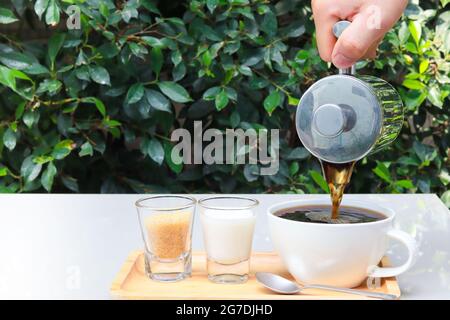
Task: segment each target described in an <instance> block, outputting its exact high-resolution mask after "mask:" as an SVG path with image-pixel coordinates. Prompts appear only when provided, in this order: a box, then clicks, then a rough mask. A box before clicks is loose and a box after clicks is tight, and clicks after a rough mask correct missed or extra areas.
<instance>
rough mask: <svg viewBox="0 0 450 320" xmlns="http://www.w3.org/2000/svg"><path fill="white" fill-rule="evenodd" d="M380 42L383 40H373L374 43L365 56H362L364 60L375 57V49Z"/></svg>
mask: <svg viewBox="0 0 450 320" xmlns="http://www.w3.org/2000/svg"><path fill="white" fill-rule="evenodd" d="M381 40H383V38H379V39H377V40H375V42H374V43H373V44H372V45H371V46H370V47H369V49H368V50H367V52H366V54H365V55H364V58H368V59H375V58H376V57H377V49H378V46H379V44H380V42H381Z"/></svg>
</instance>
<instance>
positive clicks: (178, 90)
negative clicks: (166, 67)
mask: <svg viewBox="0 0 450 320" xmlns="http://www.w3.org/2000/svg"><path fill="white" fill-rule="evenodd" d="M158 87H159V89H161V91H162V93H164V94H165V95H166V96H167V97H169V98H170V99H171V100H173V101H175V102H179V103H186V102H190V101H192V98H191V97H190V96H189V93H188V92H187V91H186V89H184V88H183V87H182V86H180V85H179V84H177V83H175V82H171V81H163V82H158Z"/></svg>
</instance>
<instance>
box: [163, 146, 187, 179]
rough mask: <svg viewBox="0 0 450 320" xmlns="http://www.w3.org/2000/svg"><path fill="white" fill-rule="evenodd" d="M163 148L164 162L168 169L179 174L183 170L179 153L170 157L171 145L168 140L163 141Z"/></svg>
mask: <svg viewBox="0 0 450 320" xmlns="http://www.w3.org/2000/svg"><path fill="white" fill-rule="evenodd" d="M163 148H164V160H165V162H166V164H167V165H168V166H169V168H170V170H172V171H173V172H175V173H176V174H179V173H180V172H181V171H182V170H183V159H182V158H181V157H180V156H179V155H174V157H172V149H173V145H172V144H171V143H170V142H168V141H164V142H163ZM174 160H175V161H174Z"/></svg>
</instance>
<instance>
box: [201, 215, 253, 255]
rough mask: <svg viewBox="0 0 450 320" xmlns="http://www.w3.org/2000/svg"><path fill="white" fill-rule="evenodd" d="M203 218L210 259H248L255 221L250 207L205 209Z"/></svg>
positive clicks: (204, 234)
mask: <svg viewBox="0 0 450 320" xmlns="http://www.w3.org/2000/svg"><path fill="white" fill-rule="evenodd" d="M200 219H201V223H202V230H203V236H204V239H205V246H206V252H207V254H208V258H209V259H211V260H214V261H215V262H218V263H221V264H234V263H238V262H241V261H245V260H248V259H249V257H250V253H251V249H252V240H253V229H254V226H255V221H256V217H255V215H254V213H253V212H252V211H251V210H213V209H205V210H204V211H203V212H202V214H201V215H200Z"/></svg>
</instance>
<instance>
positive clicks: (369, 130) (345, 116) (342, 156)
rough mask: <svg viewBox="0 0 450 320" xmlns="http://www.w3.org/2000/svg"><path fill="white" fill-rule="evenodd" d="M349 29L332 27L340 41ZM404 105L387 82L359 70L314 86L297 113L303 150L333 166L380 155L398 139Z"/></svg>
mask: <svg viewBox="0 0 450 320" xmlns="http://www.w3.org/2000/svg"><path fill="white" fill-rule="evenodd" d="M349 24H350V22H348V21H340V22H338V23H336V24H335V25H334V27H333V32H334V34H335V36H336V37H339V36H340V34H341V33H342V31H343V30H344V29H345V28H346V27H347V26H348V25H349ZM402 124H403V103H402V100H401V98H400V96H399V94H398V93H397V91H396V90H395V89H394V88H393V87H392V86H391V85H390V84H389V83H387V82H386V81H384V80H382V79H379V78H376V77H373V76H367V75H356V74H355V68H354V66H352V67H351V68H348V69H340V70H339V74H337V75H332V76H328V77H325V78H323V79H321V80H319V81H317V82H316V83H314V84H313V85H312V86H311V87H310V88H309V89H308V90H307V91H306V92H305V93H304V94H303V96H302V98H301V100H300V103H299V105H298V107H297V113H296V127H297V133H298V135H299V138H300V140H301V141H302V143H303V146H304V147H305V148H306V149H307V150H308V151H309V152H310V153H312V154H313V155H314V156H316V157H317V158H319V159H320V160H322V161H325V162H329V163H336V164H339V163H350V162H355V161H357V160H359V159H361V158H363V157H365V156H366V155H368V154H371V153H374V152H377V151H379V150H381V149H383V148H384V147H385V146H387V145H388V144H390V143H391V142H392V141H394V140H395V138H396V137H397V136H398V134H399V132H400V130H401V128H402Z"/></svg>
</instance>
